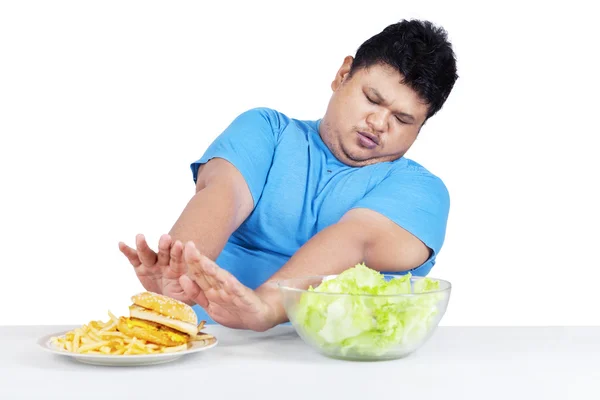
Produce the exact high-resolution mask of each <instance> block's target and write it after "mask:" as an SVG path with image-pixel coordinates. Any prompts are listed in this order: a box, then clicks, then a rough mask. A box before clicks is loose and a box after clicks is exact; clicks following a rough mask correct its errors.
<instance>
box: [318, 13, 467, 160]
mask: <svg viewBox="0 0 600 400" xmlns="http://www.w3.org/2000/svg"><path fill="white" fill-rule="evenodd" d="M457 78H458V76H457V74H456V60H455V56H454V52H453V50H452V46H451V44H450V43H449V42H448V40H447V35H446V32H445V31H444V30H443V29H442V28H439V27H435V26H434V25H433V24H431V23H430V22H427V21H416V20H412V21H406V20H404V21H401V22H399V23H396V24H393V25H390V26H388V27H387V28H385V29H384V30H383V31H382V32H381V33H379V34H377V35H375V36H373V37H372V38H370V39H369V40H367V41H366V42H364V43H363V44H362V45H361V46H360V47H359V49H358V51H357V52H356V56H355V57H354V58H352V57H350V56H348V57H346V58H345V59H344V62H343V64H342V66H341V67H340V69H339V70H338V72H337V74H336V76H335V79H334V81H333V82H332V84H331V88H332V90H333V95H332V96H331V100H330V102H329V106H328V107H327V112H326V113H325V116H324V117H323V120H322V122H321V127H320V134H321V137H322V138H323V140H324V141H325V143H326V144H327V146H328V147H329V148H330V149H331V151H332V152H333V154H334V155H335V156H336V157H337V158H338V159H340V161H342V162H344V163H345V164H348V165H352V166H357V167H360V166H364V165H370V164H374V163H377V162H383V161H392V160H396V159H398V158H400V157H402V156H403V155H404V154H405V153H406V151H407V150H408V149H409V148H410V147H411V146H412V144H413V143H414V141H415V139H416V138H417V134H418V133H419V130H420V128H421V126H422V125H423V124H424V123H425V121H426V120H427V119H429V118H430V117H432V116H433V115H434V114H435V113H437V112H438V111H439V110H440V109H441V108H442V106H443V104H444V102H445V101H446V99H447V98H448V95H449V94H450V91H451V90H452V88H453V86H454V83H455V82H456V80H457Z"/></svg>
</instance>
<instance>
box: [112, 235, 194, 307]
mask: <svg viewBox="0 0 600 400" xmlns="http://www.w3.org/2000/svg"><path fill="white" fill-rule="evenodd" d="M136 247H137V250H134V249H132V248H131V247H129V246H127V245H126V244H125V243H123V242H119V250H121V252H122V253H123V254H124V255H125V256H126V257H127V259H129V262H130V263H131V265H133V268H134V271H135V273H136V275H137V277H138V279H139V280H140V282H141V284H142V286H143V287H144V288H145V289H146V290H148V291H150V292H155V293H158V294H163V295H165V296H169V297H172V298H174V299H177V300H179V301H182V302H184V303H186V304H188V305H193V304H194V303H193V301H191V300H190V298H189V297H188V296H187V295H186V294H185V292H184V291H183V288H182V287H181V285H180V284H179V278H180V277H181V276H182V275H185V273H186V272H187V267H186V265H185V262H184V260H183V244H182V243H181V242H180V241H175V243H173V242H172V239H171V237H170V236H169V235H162V236H161V237H160V240H159V242H158V253H155V252H154V251H153V250H152V249H150V247H148V244H147V243H146V239H145V238H144V236H143V235H137V236H136Z"/></svg>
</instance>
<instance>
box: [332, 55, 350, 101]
mask: <svg viewBox="0 0 600 400" xmlns="http://www.w3.org/2000/svg"><path fill="white" fill-rule="evenodd" d="M353 61H354V58H353V57H352V56H346V57H345V58H344V62H343V63H342V66H341V67H340V69H339V70H338V72H337V74H336V75H335V79H334V80H333V82H331V90H333V91H334V92H335V91H336V90H337V89H338V88H339V87H340V85H341V84H342V83H343V82H344V81H345V80H346V77H347V76H348V73H349V72H350V68H351V67H352V62H353Z"/></svg>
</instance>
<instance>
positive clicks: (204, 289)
mask: <svg viewBox="0 0 600 400" xmlns="http://www.w3.org/2000/svg"><path fill="white" fill-rule="evenodd" d="M184 260H185V263H186V264H187V269H188V272H187V274H186V275H182V276H181V278H180V279H179V282H180V283H181V286H182V287H183V290H184V291H185V293H186V295H187V296H188V297H189V298H190V299H191V300H193V301H195V302H196V303H197V304H199V305H200V306H201V307H202V308H204V309H205V310H206V312H207V314H208V315H209V316H210V317H211V318H212V319H213V320H214V321H215V322H217V323H219V324H221V325H224V326H227V327H229V328H236V329H250V330H254V331H259V332H263V331H266V330H267V329H270V328H272V327H273V326H275V325H276V324H277V317H276V315H275V312H274V307H273V306H271V305H270V304H269V303H267V301H265V300H264V299H263V298H261V297H260V296H259V295H258V294H257V293H256V292H254V291H253V290H252V289H250V288H248V287H246V286H244V285H242V284H241V283H240V281H238V280H237V279H236V278H235V277H234V276H233V275H231V274H230V273H229V272H227V271H225V270H224V269H222V268H220V267H219V266H218V265H217V264H216V263H215V262H214V261H212V260H211V259H209V258H208V257H206V256H204V255H202V254H200V252H199V251H198V249H196V246H194V243H193V242H187V243H186V245H185V250H184Z"/></svg>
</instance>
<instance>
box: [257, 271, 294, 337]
mask: <svg viewBox="0 0 600 400" xmlns="http://www.w3.org/2000/svg"><path fill="white" fill-rule="evenodd" d="M256 294H257V295H258V296H259V297H260V299H261V300H262V301H263V302H264V304H265V306H266V307H267V310H268V311H267V320H268V321H269V324H270V325H271V326H276V325H279V324H283V323H285V322H287V321H288V317H287V314H286V312H285V308H284V307H283V301H282V298H281V293H280V292H279V289H278V288H277V286H276V284H275V283H274V282H265V283H264V284H263V285H261V286H260V287H258V288H257V289H256Z"/></svg>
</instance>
